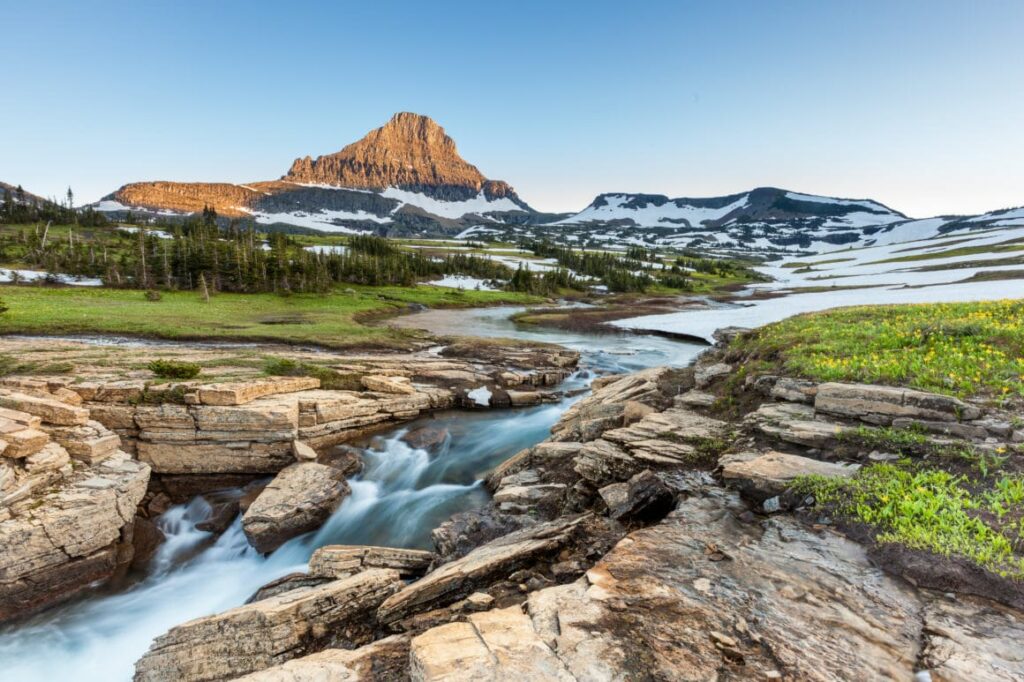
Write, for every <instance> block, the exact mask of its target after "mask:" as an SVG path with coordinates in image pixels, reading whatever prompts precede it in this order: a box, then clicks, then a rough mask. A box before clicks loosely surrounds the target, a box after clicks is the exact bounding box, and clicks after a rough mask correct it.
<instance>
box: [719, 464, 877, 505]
mask: <svg viewBox="0 0 1024 682" xmlns="http://www.w3.org/2000/svg"><path fill="white" fill-rule="evenodd" d="M719 463H720V464H721V465H722V480H723V481H724V482H725V483H727V484H729V485H732V486H734V487H736V488H737V489H739V490H740V491H741V492H742V493H743V495H744V496H745V497H747V498H749V499H752V500H753V501H754V502H755V503H757V504H758V505H759V507H760V509H761V511H764V512H769V513H770V512H775V511H779V510H780V508H782V507H783V502H782V501H780V500H779V496H780V495H783V494H784V493H786V492H787V491H788V490H789V489H790V487H791V486H792V484H793V482H794V481H795V480H796V479H797V478H798V477H800V476H827V477H831V478H849V477H851V476H853V475H854V474H856V473H857V471H858V470H859V469H860V465H858V464H840V463H837V462H823V461H821V460H817V459H811V458H809V457H801V456H800V455H790V454H786V453H784V452H774V451H771V452H766V453H753V452H751V453H739V454H734V455H726V456H724V457H722V458H721V459H720V460H719Z"/></svg>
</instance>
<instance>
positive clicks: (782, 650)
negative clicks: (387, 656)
mask: <svg viewBox="0 0 1024 682" xmlns="http://www.w3.org/2000/svg"><path fill="white" fill-rule="evenodd" d="M743 509H744V507H743V505H742V504H741V503H739V500H738V498H736V497H735V496H734V495H732V494H729V493H725V492H723V491H721V490H716V489H707V490H705V491H704V495H703V496H701V497H693V498H690V499H688V500H686V501H685V502H683V503H681V505H680V507H679V508H678V509H677V510H676V511H675V512H673V513H672V514H670V515H669V516H668V517H667V518H666V519H665V520H664V521H662V522H661V523H659V524H658V525H656V526H652V527H650V528H646V529H643V530H639V531H636V532H634V533H632V534H630V535H629V536H628V537H627V538H626V539H624V540H622V541H621V542H620V543H619V544H618V545H617V546H616V547H615V548H614V549H613V550H612V551H611V552H610V553H609V554H608V555H607V556H605V558H604V559H602V560H601V561H600V562H598V563H597V565H595V566H594V567H593V568H591V569H590V570H589V571H588V572H587V575H586V577H585V578H583V579H581V580H580V581H578V582H575V583H571V584H568V585H563V586H557V587H551V588H547V589H544V590H540V591H539V592H534V593H532V594H531V595H530V597H529V598H528V600H527V605H526V613H525V614H524V613H523V612H522V611H521V610H520V609H518V608H514V609H508V610H506V612H504V613H500V614H495V615H493V616H490V618H494V619H495V620H497V621H498V623H495V624H493V626H494V627H495V628H500V629H502V630H505V631H506V632H508V633H509V634H512V633H514V635H513V636H505V637H494V638H493V639H489V638H488V637H487V636H486V635H485V634H484V633H483V632H481V631H479V630H478V629H477V623H478V622H479V621H480V620H481V619H477V618H475V617H471V618H470V619H469V620H470V625H468V626H467V625H466V624H453V625H445V626H441V627H438V628H435V629H433V630H429V631H427V632H426V633H424V634H423V635H420V636H419V637H418V638H416V639H414V640H413V644H412V662H411V666H412V671H413V677H414V679H422V680H440V679H446V680H447V679H470V677H467V676H464V674H465V673H464V672H462V671H465V670H467V669H475V670H477V671H478V675H480V676H483V677H485V678H490V679H509V678H512V677H516V678H519V679H533V678H538V679H593V680H611V679H673V680H675V679H687V680H704V679H722V678H723V677H737V678H744V679H746V678H750V679H754V678H756V679H773V678H774V679H788V678H793V679H809V680H841V679H846V678H847V677H846V676H847V674H848V673H853V672H854V671H856V673H855V674H856V675H857V676H858V678H859V679H909V678H910V677H911V676H912V674H913V672H914V662H915V660H916V656H917V651H918V634H919V632H920V626H921V623H920V618H919V615H918V613H919V611H918V609H919V605H918V602H917V600H916V598H915V596H914V594H913V592H912V590H911V588H909V587H907V586H904V585H902V584H900V583H899V582H898V581H897V580H895V579H892V578H889V577H887V576H886V575H884V574H883V573H881V572H880V571H879V570H878V569H875V568H873V567H871V565H870V563H869V562H868V560H867V558H866V556H865V554H864V551H863V550H862V549H861V548H860V547H859V546H857V545H856V544H854V543H852V542H850V541H848V540H845V539H843V538H841V537H839V536H837V535H834V534H828V533H826V534H823V535H822V534H815V533H811V532H808V531H805V530H803V529H802V528H801V527H800V526H799V524H798V523H796V522H794V521H792V520H786V519H781V518H773V519H771V520H767V521H763V522H757V523H750V524H744V523H742V522H740V521H739V520H738V518H737V517H738V516H739V515H740V514H741V513H742V511H743ZM492 613H493V612H492ZM851 614H856V615H851ZM483 620H484V627H485V628H486V627H488V625H487V620H488V619H483ZM481 640H482V641H481ZM448 675H451V676H448ZM560 676H561V677H560Z"/></svg>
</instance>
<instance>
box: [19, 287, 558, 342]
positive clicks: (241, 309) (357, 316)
mask: <svg viewBox="0 0 1024 682" xmlns="http://www.w3.org/2000/svg"><path fill="white" fill-rule="evenodd" d="M345 291H349V292H351V293H345ZM0 299H3V300H4V301H5V303H6V304H7V306H8V307H9V310H8V312H6V313H4V314H2V315H0V333H8V334H11V333H17V334H47V335H55V334H111V335H129V336H149V337H157V338H167V339H195V338H205V339H221V340H243V341H245V340H255V341H258V340H266V341H281V342H286V343H310V344H318V345H323V346H330V347H353V346H380V347H407V346H408V345H409V341H410V335H411V334H413V332H408V331H402V330H395V329H391V328H387V327H377V326H370V325H367V324H364V323H363V322H365V321H366V320H367V319H370V318H372V317H376V316H383V315H387V314H392V313H395V312H398V311H400V310H402V309H403V308H405V307H406V306H407V305H409V304H422V305H426V306H429V307H471V306H484V305H494V304H498V303H514V304H531V303H536V302H538V301H539V300H540V299H538V298H537V297H534V296H528V295H525V294H519V293H513V292H501V291H459V290H455V289H446V288H444V287H434V286H420V287H411V288H406V287H358V286H353V287H346V289H344V290H341V291H336V292H334V293H330V294H295V295H291V296H278V295H275V294H217V295H215V296H212V297H211V298H210V302H209V303H203V302H202V301H201V300H200V298H199V295H198V294H196V293H194V292H190V291H184V292H182V291H175V292H164V294H163V298H162V300H160V301H157V302H153V301H147V300H146V297H145V293H144V292H142V291H135V290H122V289H102V288H84V287H61V288H47V287H35V286H0Z"/></svg>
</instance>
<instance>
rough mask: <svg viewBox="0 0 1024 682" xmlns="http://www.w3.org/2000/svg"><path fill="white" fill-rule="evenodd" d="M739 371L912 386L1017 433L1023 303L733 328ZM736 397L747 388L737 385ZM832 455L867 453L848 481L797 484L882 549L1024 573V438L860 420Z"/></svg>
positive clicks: (841, 313) (1023, 394) (857, 311)
mask: <svg viewBox="0 0 1024 682" xmlns="http://www.w3.org/2000/svg"><path fill="white" fill-rule="evenodd" d="M730 353H731V354H732V357H733V359H734V360H735V361H738V362H739V363H741V364H743V365H744V367H745V368H746V372H745V374H750V373H757V374H779V375H785V376H791V377H802V378H805V379H811V380H814V381H820V382H827V381H841V382H854V383H875V384H890V385H899V386H908V387H913V388H917V389H922V390H926V391H931V392H936V393H942V394H946V395H952V396H957V397H959V398H962V399H964V400H967V401H969V402H974V403H976V404H981V405H984V406H986V407H987V408H989V409H990V410H991V411H992V412H991V414H994V415H995V416H994V417H990V418H991V419H996V420H1002V421H1003V422H1005V426H1006V429H1007V431H1008V432H1009V431H1011V430H1014V432H1015V433H1024V431H1021V428H1022V427H1024V420H1022V419H1021V416H1020V415H1021V412H1022V406H1024V400H1022V399H1024V302H1022V301H1016V300H1003V301H987V302H977V303H942V304H928V305H900V306H864V307H855V308H844V309H837V310H832V311H826V312H822V313H814V314H807V315H799V316H796V317H792V318H789V319H787V320H783V321H781V322H778V323H775V324H771V325H767V326H765V327H762V328H760V329H757V330H754V331H752V332H749V333H747V334H743V335H740V336H738V337H737V338H736V339H735V340H734V341H733V343H732V345H731V347H730ZM729 390H730V391H732V392H733V393H736V392H737V391H742V390H745V389H744V388H742V387H741V386H740V385H739V384H737V383H736V382H732V384H731V385H730V387H729ZM838 441H839V448H838V450H837V452H839V451H848V452H854V453H860V454H862V455H863V454H864V453H868V452H871V453H873V454H874V455H877V456H876V457H872V458H865V461H863V466H862V468H861V469H860V471H859V472H858V473H857V474H856V475H855V476H853V477H851V478H828V477H822V476H816V475H815V476H805V477H802V478H801V479H799V481H798V483H797V485H796V491H797V492H798V493H800V494H804V495H807V496H809V499H813V501H814V504H815V505H816V509H815V511H814V514H815V515H816V516H817V517H818V518H820V517H821V516H824V517H834V518H836V519H837V520H838V521H839V523H840V524H841V525H842V526H845V527H846V528H847V529H849V530H850V531H851V532H853V533H854V534H856V535H858V536H863V535H862V534H864V533H867V536H868V537H870V538H872V539H873V540H874V542H875V543H877V545H878V546H899V547H902V548H905V549H906V550H910V551H925V552H930V553H933V554H936V555H939V556H942V557H947V558H949V559H950V560H952V561H960V562H964V561H966V562H968V563H969V564H972V565H975V566H978V567H981V568H983V569H985V570H987V571H990V572H992V573H995V574H996V575H999V576H1001V577H1003V578H1007V579H1010V580H1012V581H1020V580H1024V552H1022V548H1024V511H1022V505H1024V444H1017V443H1012V442H1011V443H1001V444H995V445H994V444H991V443H988V442H985V440H984V439H981V440H979V439H976V438H975V439H968V438H959V437H954V436H953V435H952V434H935V433H931V432H928V431H926V430H925V429H924V428H921V426H919V425H915V424H911V425H910V427H902V428H893V427H885V426H883V427H875V426H865V425H861V426H859V427H857V428H854V429H846V430H844V431H843V432H842V433H841V434H839V436H838Z"/></svg>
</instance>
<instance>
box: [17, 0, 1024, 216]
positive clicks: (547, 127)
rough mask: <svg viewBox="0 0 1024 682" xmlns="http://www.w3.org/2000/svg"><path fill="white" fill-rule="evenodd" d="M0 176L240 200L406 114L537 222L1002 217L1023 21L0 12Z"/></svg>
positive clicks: (468, 10) (760, 15) (757, 10)
mask: <svg viewBox="0 0 1024 682" xmlns="http://www.w3.org/2000/svg"><path fill="white" fill-rule="evenodd" d="M0 36H2V39H0V63H2V64H3V66H4V69H3V72H4V78H3V81H4V85H3V87H2V88H0V91H2V92H3V94H2V95H0V180H4V181H7V182H12V183H15V184H18V183H20V184H22V185H24V187H25V189H27V190H29V191H33V192H36V193H39V194H43V195H46V196H56V195H62V194H63V192H64V190H65V188H66V187H67V186H68V185H70V186H71V187H72V188H73V189H74V190H75V192H76V195H77V198H78V199H80V200H83V201H84V200H95V199H97V198H99V197H100V196H101V195H103V194H106V193H108V192H110V191H112V190H114V189H116V188H117V187H118V186H120V185H122V184H124V183H126V182H131V181H136V180H157V179H164V180H219V181H230V182H245V181H251V180H265V179H273V178H276V177H279V176H280V175H282V174H283V173H284V172H285V171H286V170H287V169H288V166H289V165H290V163H291V161H292V160H293V159H294V158H295V157H298V156H304V155H306V154H310V155H313V156H316V155H317V154H324V153H330V152H333V151H336V150H338V149H340V148H341V147H342V146H344V145H345V144H348V143H349V142H352V141H354V140H356V139H358V138H359V137H361V136H362V135H363V134H365V133H366V132H367V131H368V130H370V129H372V128H375V127H377V126H379V125H381V124H382V123H383V122H384V121H386V120H387V119H388V118H389V117H390V116H391V114H392V113H394V112H395V111H415V112H418V113H423V114H427V115H429V116H431V117H433V118H434V119H436V120H437V121H438V122H439V123H441V125H443V126H445V128H446V129H447V130H448V132H449V134H451V135H452V136H453V137H454V138H455V140H456V142H457V143H458V145H459V149H460V151H461V153H462V155H463V156H464V157H465V158H466V159H467V160H468V161H470V162H471V163H474V164H476V165H477V166H478V167H479V168H480V169H481V171H482V172H483V173H484V174H485V175H487V176H488V177H490V178H494V179H501V180H506V181H508V182H510V183H511V184H512V185H513V186H514V187H515V188H516V189H517V191H518V192H519V193H520V195H521V196H522V197H523V198H524V199H525V200H526V201H528V202H529V203H531V204H532V205H533V206H534V207H535V208H538V209H541V210H559V211H561V210H578V209H581V208H583V207H584V206H585V205H586V204H587V203H589V202H590V200H591V199H592V198H593V197H594V195H596V194H598V193H600V192H610V191H628V192H649V193H663V194H668V195H670V196H691V197H693V196H712V195H718V194H726V193H734V192H739V191H742V190H746V189H750V188H752V187H755V186H762V185H772V186H777V187H784V188H787V189H794V190H799V191H802V192H811V193H817V194H826V195H832V196H845V197H853V198H867V197H870V198H874V199H877V200H879V201H882V202H883V203H886V204H888V205H890V206H892V207H893V208H896V209H899V210H902V211H903V212H905V213H908V214H910V215H913V216H917V217H920V216H926V215H934V214H941V213H976V212H982V211H985V210H991V209H995V208H1004V207H1008V206H1018V205H1022V204H1024V1H1021V0H981V1H968V0H963V1H952V0H922V1H919V2H918V1H911V0H884V1H877V2H876V1H871V0H859V1H854V0H850V1H845V0H819V1H813V2H812V1H807V2H795V1H794V2H785V1H778V2H768V1H764V0H751V1H749V2H739V1H736V2H732V1H728V0H722V1H721V2H701V3H697V2H683V1H676V2H630V3H625V2H604V1H603V0H587V1H586V2H567V1H566V2H556V1H553V0H548V1H545V2H532V1H529V0H516V1H515V2H440V1H438V2H426V1H423V0H419V1H417V2H387V1H386V0H374V1H373V2H358V3H357V2H305V1H303V0H292V1H291V2H280V1H279V0H278V1H275V2H259V1H257V0H250V1H249V2H227V1H224V2H206V1H203V2H199V1H196V2H192V1H189V0H177V1H174V2H170V1H168V2H156V1H152V2H150V1H148V0H145V1H134V2H106V1H101V0H97V1H92V2H81V1H77V0H76V1H66V2H51V1H47V0H29V1H26V0H18V1H17V2H13V1H12V0H0Z"/></svg>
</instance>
